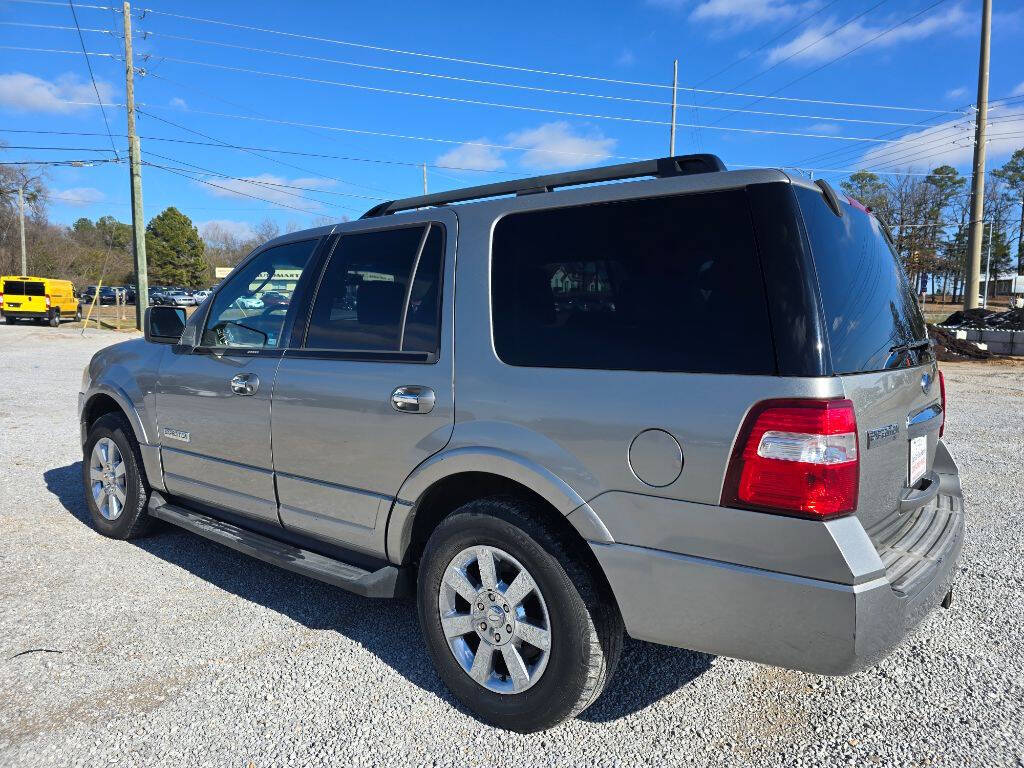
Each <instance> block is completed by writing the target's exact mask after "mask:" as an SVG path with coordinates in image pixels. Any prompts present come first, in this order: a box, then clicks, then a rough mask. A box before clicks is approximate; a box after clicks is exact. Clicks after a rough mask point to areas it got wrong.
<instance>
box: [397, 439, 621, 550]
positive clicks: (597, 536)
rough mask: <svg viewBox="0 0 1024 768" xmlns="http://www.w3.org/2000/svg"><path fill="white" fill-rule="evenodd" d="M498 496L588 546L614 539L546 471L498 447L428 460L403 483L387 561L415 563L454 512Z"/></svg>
mask: <svg viewBox="0 0 1024 768" xmlns="http://www.w3.org/2000/svg"><path fill="white" fill-rule="evenodd" d="M497 495H507V496H515V497H518V498H521V499H523V500H524V501H528V502H532V503H533V504H534V505H535V507H536V508H537V509H539V510H542V512H541V513H542V514H544V515H545V516H546V518H547V519H548V520H549V521H550V522H551V523H552V525H554V526H555V528H556V529H558V530H559V531H561V532H562V533H564V534H565V535H566V536H568V537H570V538H572V539H575V540H576V541H578V542H580V543H582V544H584V545H585V544H586V542H587V541H595V542H601V543H611V542H613V541H614V540H613V539H612V536H611V534H610V533H609V532H608V529H607V528H606V527H605V526H604V524H603V523H602V522H601V521H600V519H598V517H597V515H596V514H595V513H594V511H593V510H592V509H591V508H590V506H589V505H588V504H587V503H586V501H585V500H584V499H583V498H582V497H581V496H580V495H579V494H578V493H577V492H576V491H575V490H574V489H573V488H572V487H571V486H570V485H569V484H568V483H566V482H564V481H563V480H561V479H560V478H559V477H557V476H556V475H554V474H553V473H552V472H550V471H549V470H547V469H545V468H544V467H541V466H538V465H535V464H533V463H532V462H530V461H528V460H526V459H523V458H522V457H519V456H516V455H514V454H511V453H508V452H505V451H502V450H500V449H495V448H485V447H481V448H458V449H455V450H452V451H448V452H444V453H441V454H438V455H437V456H434V457H432V458H431V459H428V460H427V461H426V462H424V463H423V464H421V465H420V466H419V467H417V468H416V470H414V471H413V473H412V474H411V475H410V476H409V477H408V478H407V479H406V481H405V482H404V483H403V484H402V487H401V489H400V490H399V493H398V498H397V499H396V500H395V502H394V503H393V505H392V508H391V514H390V517H389V519H388V526H387V533H386V541H387V543H386V546H387V556H388V559H389V560H390V561H391V562H393V563H398V564H409V563H411V562H415V561H416V560H417V559H418V558H419V554H420V553H421V552H422V551H423V547H424V545H425V544H426V541H427V539H428V538H429V537H430V534H431V533H432V532H433V530H434V529H435V528H436V527H437V525H438V524H439V523H440V522H441V521H442V520H443V519H444V518H445V517H447V516H448V515H449V514H451V512H453V511H454V510H455V509H457V508H458V507H460V506H461V505H462V504H465V503H466V502H468V501H472V500H473V499H479V498H485V497H487V496H497ZM584 548H585V549H587V550H589V547H584Z"/></svg>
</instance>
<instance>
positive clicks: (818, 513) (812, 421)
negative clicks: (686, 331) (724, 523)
mask: <svg viewBox="0 0 1024 768" xmlns="http://www.w3.org/2000/svg"><path fill="white" fill-rule="evenodd" d="M857 447H858V446H857V417H856V414H855V413H854V409H853V403H852V402H850V401H849V400H811V399H808V400H765V401H763V402H761V403H758V404H757V405H755V406H754V407H753V408H752V409H751V411H750V413H749V414H748V415H747V418H746V419H745V420H744V422H743V426H742V427H741V428H740V432H739V437H738V439H737V440H736V446H735V448H734V449H733V453H732V458H731V459H730V461H729V470H728V472H727V473H726V478H725V486H724V487H723V489H722V506H726V507H738V508H740V509H753V510H758V511H761V512H774V513H777V514H784V515H794V516H797V517H807V518H810V519H813V520H828V519H831V518H833V517H839V516H841V515H845V514H849V513H851V512H853V511H854V510H855V509H856V508H857V486H858V484H859V481H860V461H859V459H858V451H857Z"/></svg>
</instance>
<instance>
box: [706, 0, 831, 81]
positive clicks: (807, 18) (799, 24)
mask: <svg viewBox="0 0 1024 768" xmlns="http://www.w3.org/2000/svg"><path fill="white" fill-rule="evenodd" d="M838 2H839V0H830V2H828V3H826V4H825V5H823V6H821V7H820V8H818V10H816V11H814V12H813V13H811V14H809V15H807V16H804V17H803V18H802V19H800V21H798V22H797V23H796V24H794V25H793V26H791V27H787V28H786V29H784V30H782V31H781V32H779V34H777V35H775V36H774V37H772V38H771V39H769V40H765V41H764V42H763V43H761V45H759V46H757V48H755V49H754V50H752V51H749V52H748V53H746V54H745V55H743V56H740V58H738V59H736V60H735V61H733V62H732V63H731V64H729V65H727V66H725V67H722V68H721V69H720V70H718V71H717V72H714V73H712V74H710V75H708V76H707V77H705V78H704V79H703V80H701V81H700V82H698V83H697V85H703V84H704V83H706V82H708V81H709V80H714V79H715V78H716V77H718V76H719V75H721V74H723V73H725V72H727V71H729V70H730V69H732V68H733V67H735V66H736V65H737V64H740V63H742V62H744V61H746V60H747V59H749V58H750V57H751V56H753V55H754V54H756V53H760V52H761V51H763V50H764V49H765V48H767V47H768V46H769V45H771V44H772V43H774V42H775V41H776V40H778V39H780V38H782V37H785V36H786V35H788V34H789V33H790V32H792V31H793V30H794V29H797V28H798V27H802V26H803V25H804V24H806V23H807V22H808V21H810V20H811V19H813V18H814V17H815V16H817V15H818V14H820V13H824V12H825V11H827V10H828V9H829V8H831V7H832V6H833V5H835V4H836V3H838Z"/></svg>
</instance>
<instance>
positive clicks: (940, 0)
mask: <svg viewBox="0 0 1024 768" xmlns="http://www.w3.org/2000/svg"><path fill="white" fill-rule="evenodd" d="M882 2H886V0H882ZM945 2H947V0H936V2H934V3H932V4H931V5H929V6H927V7H925V8H922V9H921V10H920V11H918V12H917V13H915V14H912V15H910V16H908V17H907V18H905V19H904V20H903V21H901V22H899V23H898V24H894V25H893V26H891V27H889V28H888V29H886V30H883V31H882V32H879V33H878V34H877V35H875V36H874V37H871V38H869V39H868V40H865V41H864V42H863V43H861V44H860V45H857V46H855V47H853V48H851V49H850V50H848V51H846V52H845V53H842V54H840V55H839V56H836V57H835V58H833V59H830V60H829V61H826V62H825V63H824V64H822V65H821V66H819V67H815V68H814V69H812V70H811V71H810V72H805V73H804V74H802V75H800V76H799V77H797V78H795V79H793V80H790V81H789V82H788V83H786V84H785V85H783V86H781V87H779V88H776V89H775V90H774V91H772V92H771V93H770V94H768V95H769V96H771V95H774V94H776V93H778V92H779V91H783V90H785V89H786V88H789V87H790V86H791V85H795V84H796V83H799V82H800V81H801V80H806V79H807V78H808V77H810V76H811V75H814V74H817V73H818V72H820V71H821V70H823V69H825V68H826V67H830V66H832V65H833V64H835V63H836V62H837V61H840V60H842V59H844V58H846V57H847V56H849V55H850V54H851V53H854V52H856V51H859V50H860V49H861V48H863V47H864V46H866V45H870V44H871V43H873V42H875V41H876V40H878V39H879V38H882V37H884V36H885V35H887V34H889V33H890V32H892V31H893V30H895V29H898V28H899V27H902V26H903V25H904V24H907V23H909V22H911V21H913V20H914V19H916V18H917V17H918V16H921V15H922V14H924V13H927V12H928V11H930V10H932V9H933V8H936V7H937V6H940V5H942V4H943V3H945ZM878 5H881V3H879V4H878ZM878 5H875V6H872V7H871V8H869V9H868V10H869V11H870V10H874V9H875V8H877V7H878ZM863 15H864V14H861V16H863ZM854 18H860V17H859V16H857V17H854ZM851 21H853V19H851ZM847 23H849V22H847ZM844 26H845V25H844ZM838 29H840V28H839V27H837V28H836V29H835V30H833V32H835V31H838ZM829 34H832V33H831V32H830V33H829ZM827 36H828V35H826V37H827ZM822 39H824V38H822ZM794 55H796V54H794ZM790 58H792V57H790ZM783 61H785V59H784V60H783ZM779 63H781V62H779ZM765 71H766V72H767V71H768V70H765ZM761 74H764V73H763V72H762V73H761ZM761 100H762V99H761V98H760V97H759V98H757V99H754V101H752V102H750V103H749V104H745V105H744V107H750V106H753V105H754V104H757V103H758V102H759V101H761ZM940 114H949V111H948V110H947V111H945V112H942V113H940ZM938 116H939V115H936V116H935V117H938ZM722 119H723V120H724V119H725V118H724V117H723V118H722ZM933 119H934V118H933Z"/></svg>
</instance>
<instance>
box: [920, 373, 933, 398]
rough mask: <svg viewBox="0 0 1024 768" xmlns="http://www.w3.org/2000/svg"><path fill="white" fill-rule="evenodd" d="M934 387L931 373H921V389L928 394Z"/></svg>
mask: <svg viewBox="0 0 1024 768" xmlns="http://www.w3.org/2000/svg"><path fill="white" fill-rule="evenodd" d="M931 388H932V375H931V374H930V373H922V374H921V391H922V392H924V393H925V394H926V395H927V394H928V392H929V391H930V390H931Z"/></svg>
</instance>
